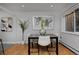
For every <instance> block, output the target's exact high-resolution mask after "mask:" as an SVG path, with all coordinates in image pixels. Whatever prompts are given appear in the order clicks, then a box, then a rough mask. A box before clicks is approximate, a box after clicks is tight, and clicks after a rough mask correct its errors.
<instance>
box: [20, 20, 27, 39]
mask: <svg viewBox="0 0 79 59" xmlns="http://www.w3.org/2000/svg"><path fill="white" fill-rule="evenodd" d="M19 22H20V24H19V25H20V27H21V29H22V40H23V41H24V31H25V30H26V29H27V26H28V24H27V21H24V22H22V21H21V20H19Z"/></svg>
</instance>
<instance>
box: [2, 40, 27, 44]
mask: <svg viewBox="0 0 79 59" xmlns="http://www.w3.org/2000/svg"><path fill="white" fill-rule="evenodd" d="M3 44H24V42H23V41H21V42H3ZM26 44H27V42H26Z"/></svg>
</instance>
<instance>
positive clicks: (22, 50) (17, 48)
mask: <svg viewBox="0 0 79 59" xmlns="http://www.w3.org/2000/svg"><path fill="white" fill-rule="evenodd" d="M27 54H28V45H22V44H14V45H13V46H12V47H10V48H7V49H5V55H27ZM49 54H50V55H56V53H55V48H53V49H51V48H49V53H48V52H47V51H43V50H40V55H49ZM31 55H38V50H37V49H36V48H34V49H31ZM59 55H75V54H74V53H73V52H71V51H70V50H69V49H67V48H66V47H64V46H63V45H61V44H59Z"/></svg>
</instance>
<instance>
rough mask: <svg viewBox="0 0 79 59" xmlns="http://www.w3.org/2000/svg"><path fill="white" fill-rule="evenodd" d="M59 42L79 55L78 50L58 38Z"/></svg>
mask: <svg viewBox="0 0 79 59" xmlns="http://www.w3.org/2000/svg"><path fill="white" fill-rule="evenodd" d="M60 43H62V44H63V45H64V46H66V47H67V48H69V49H70V50H72V51H73V52H75V53H76V54H78V55H79V52H78V51H77V50H76V49H75V48H74V49H73V47H72V48H71V47H70V46H69V45H67V44H66V43H64V42H63V41H61V40H60Z"/></svg>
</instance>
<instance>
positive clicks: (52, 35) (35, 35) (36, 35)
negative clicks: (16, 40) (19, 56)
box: [29, 34, 58, 37]
mask: <svg viewBox="0 0 79 59" xmlns="http://www.w3.org/2000/svg"><path fill="white" fill-rule="evenodd" d="M38 36H50V37H58V36H56V35H54V34H45V35H40V34H31V35H30V36H29V37H38Z"/></svg>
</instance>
